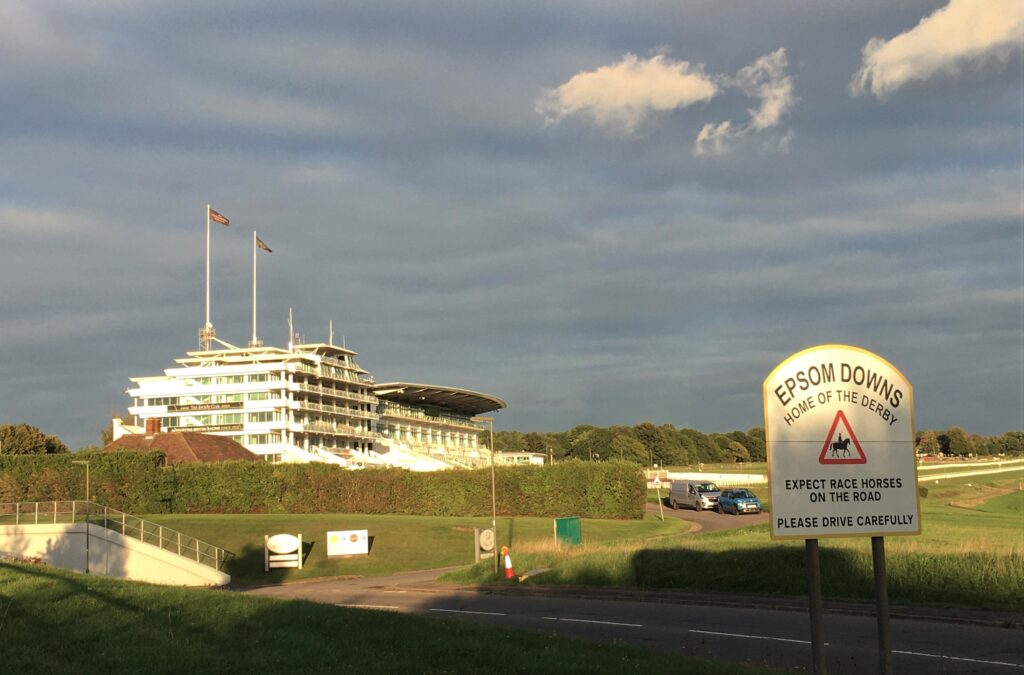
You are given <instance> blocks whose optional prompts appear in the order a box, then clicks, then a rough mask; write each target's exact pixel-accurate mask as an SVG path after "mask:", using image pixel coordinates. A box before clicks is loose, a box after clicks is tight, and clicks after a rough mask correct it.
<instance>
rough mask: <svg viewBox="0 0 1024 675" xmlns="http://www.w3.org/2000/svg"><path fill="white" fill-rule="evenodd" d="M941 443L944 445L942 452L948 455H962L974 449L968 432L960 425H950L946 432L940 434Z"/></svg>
mask: <svg viewBox="0 0 1024 675" xmlns="http://www.w3.org/2000/svg"><path fill="white" fill-rule="evenodd" d="M939 443H940V445H941V446H942V452H943V453H945V454H947V455H957V456H960V457H962V456H964V455H969V454H970V453H972V452H973V451H974V448H973V447H972V446H971V439H970V438H968V436H967V432H966V431H964V430H963V429H961V428H960V427H950V428H949V429H948V430H947V431H946V433H944V434H941V435H940V436H939Z"/></svg>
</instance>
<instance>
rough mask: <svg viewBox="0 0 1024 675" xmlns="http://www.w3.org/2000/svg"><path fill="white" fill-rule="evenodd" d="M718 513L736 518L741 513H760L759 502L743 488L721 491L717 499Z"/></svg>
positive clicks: (751, 493)
mask: <svg viewBox="0 0 1024 675" xmlns="http://www.w3.org/2000/svg"><path fill="white" fill-rule="evenodd" d="M718 512H719V513H731V514H733V515H736V516H738V515H739V514H741V513H761V500H760V499H758V498H757V495H755V494H754V493H753V492H751V491H750V490H747V489H744V488H734V489H731V490H722V495H721V496H720V497H719V498H718Z"/></svg>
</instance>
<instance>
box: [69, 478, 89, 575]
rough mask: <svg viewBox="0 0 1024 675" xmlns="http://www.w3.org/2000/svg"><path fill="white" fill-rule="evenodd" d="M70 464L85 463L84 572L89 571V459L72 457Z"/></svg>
mask: <svg viewBox="0 0 1024 675" xmlns="http://www.w3.org/2000/svg"><path fill="white" fill-rule="evenodd" d="M71 463H72V464H85V573H86V574H88V573H89V505H90V504H91V503H92V502H91V501H90V500H89V460H87V459H73V460H71Z"/></svg>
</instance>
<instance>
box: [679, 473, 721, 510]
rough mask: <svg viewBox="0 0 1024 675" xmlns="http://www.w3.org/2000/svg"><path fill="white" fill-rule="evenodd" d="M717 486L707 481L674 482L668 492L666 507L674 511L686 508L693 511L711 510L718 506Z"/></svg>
mask: <svg viewBox="0 0 1024 675" xmlns="http://www.w3.org/2000/svg"><path fill="white" fill-rule="evenodd" d="M719 494H720V491H719V489H718V486H717V485H715V484H714V483H708V482H707V481H697V480H674V481H672V487H671V488H670V489H669V491H668V505H669V506H671V507H672V508H674V509H678V508H679V507H680V506H687V507H689V508H691V509H694V510H695V511H701V510H703V509H713V508H715V506H716V505H717V504H718V495H719Z"/></svg>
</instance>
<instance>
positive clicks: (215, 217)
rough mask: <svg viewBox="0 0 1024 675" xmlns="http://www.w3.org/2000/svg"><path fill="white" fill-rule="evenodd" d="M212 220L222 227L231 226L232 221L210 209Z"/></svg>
mask: <svg viewBox="0 0 1024 675" xmlns="http://www.w3.org/2000/svg"><path fill="white" fill-rule="evenodd" d="M210 220H212V221H214V222H216V223H220V224H221V225H230V224H231V221H230V220H228V219H227V218H225V217H224V216H222V215H220V214H219V213H217V212H216V211H214V210H213V209H210Z"/></svg>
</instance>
